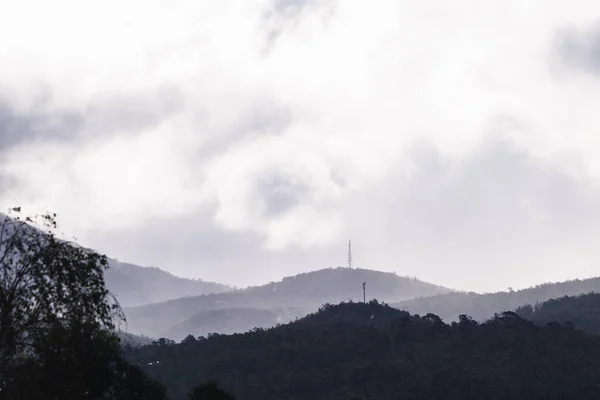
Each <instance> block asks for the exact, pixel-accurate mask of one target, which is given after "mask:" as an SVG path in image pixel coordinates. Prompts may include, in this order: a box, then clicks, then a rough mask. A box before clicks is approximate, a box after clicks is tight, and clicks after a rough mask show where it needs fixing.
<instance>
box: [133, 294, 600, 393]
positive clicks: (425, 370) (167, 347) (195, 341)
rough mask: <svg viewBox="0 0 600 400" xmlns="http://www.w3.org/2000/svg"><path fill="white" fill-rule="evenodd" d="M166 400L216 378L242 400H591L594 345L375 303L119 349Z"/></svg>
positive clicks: (592, 340)
mask: <svg viewBox="0 0 600 400" xmlns="http://www.w3.org/2000/svg"><path fill="white" fill-rule="evenodd" d="M125 357H126V358H127V359H128V360H129V361H130V362H132V363H134V364H136V365H140V366H141V367H142V368H143V369H144V370H145V371H147V372H148V374H149V375H150V376H152V377H153V378H155V379H157V380H159V381H161V382H163V383H164V384H165V385H166V386H167V388H168V390H169V392H170V394H171V396H172V399H173V400H179V399H184V398H185V396H186V388H189V387H190V385H193V384H194V383H195V382H198V381H202V380H207V379H216V380H218V381H220V382H221V383H222V385H223V386H224V387H225V388H226V389H228V390H229V391H231V392H232V393H234V394H235V395H236V396H237V397H238V398H240V399H398V398H402V399H405V398H406V399H461V400H462V399H482V398H487V399H598V398H600V338H598V337H596V336H593V335H588V334H586V333H584V332H582V331H579V330H576V329H573V327H572V326H571V325H570V324H564V325H561V324H554V323H550V324H547V325H544V326H540V325H538V324H535V323H533V322H531V321H528V320H526V319H523V318H521V317H520V316H519V315H518V314H516V313H514V312H504V313H501V314H496V315H495V316H493V317H492V318H491V319H489V320H488V321H486V322H484V323H478V322H476V321H474V320H473V319H471V318H470V317H468V316H465V315H463V316H461V317H460V318H459V321H458V322H453V323H451V324H445V323H444V322H443V321H442V320H441V319H440V318H438V317H437V316H435V315H433V314H428V315H425V316H418V315H410V314H409V313H408V312H405V311H400V310H397V309H394V308H392V307H389V306H387V305H385V304H379V303H377V302H376V301H371V302H370V303H368V304H362V303H342V304H339V305H325V306H323V307H322V308H321V309H320V310H319V311H318V312H317V313H315V314H311V315H308V316H307V317H305V318H302V319H300V320H298V321H296V322H293V323H290V324H286V325H281V326H278V327H276V328H272V329H268V330H263V329H255V330H254V331H252V332H249V333H245V334H234V335H211V336H210V337H208V338H205V337H200V338H195V337H193V336H189V337H188V338H186V339H185V340H183V341H182V342H181V343H179V344H176V343H175V342H173V341H169V340H164V339H162V340H159V341H156V342H154V343H153V344H152V345H150V346H145V347H141V348H127V349H126V352H125Z"/></svg>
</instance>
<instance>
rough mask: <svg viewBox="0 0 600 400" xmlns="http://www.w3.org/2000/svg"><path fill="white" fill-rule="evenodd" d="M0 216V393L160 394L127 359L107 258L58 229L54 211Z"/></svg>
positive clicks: (134, 398)
mask: <svg viewBox="0 0 600 400" xmlns="http://www.w3.org/2000/svg"><path fill="white" fill-rule="evenodd" d="M19 212H20V209H19V208H14V209H13V210H11V214H9V215H5V216H3V220H1V221H0V398H1V399H3V400H4V399H10V400H12V399H28V400H29V399H31V400H37V399H40V400H42V399H61V400H62V399H64V400H70V399H73V400H75V399H77V400H80V399H83V400H86V399H90V400H91V399H116V398H118V399H123V400H142V399H147V400H163V399H166V391H165V388H164V387H163V386H162V385H160V384H159V383H157V382H156V381H154V380H152V379H150V378H148V377H147V376H146V375H145V374H143V372H142V371H141V370H140V369H139V367H136V366H133V365H130V364H129V363H127V362H126V361H125V360H124V359H123V358H122V353H121V344H120V341H119V338H118V336H117V334H116V332H115V326H116V323H118V322H119V321H120V320H122V318H123V315H122V313H121V310H120V307H119V305H118V303H117V302H116V301H115V300H114V299H113V298H112V296H111V295H110V293H109V292H108V290H107V289H106V287H105V284H104V271H105V270H106V268H107V262H106V258H105V257H104V256H101V255H99V254H97V253H95V252H93V251H91V250H88V249H84V248H82V247H80V246H78V245H76V244H74V243H70V242H67V241H63V240H59V239H58V238H56V236H55V234H54V230H55V229H56V221H55V215H48V214H46V215H42V216H40V217H38V218H29V217H27V218H24V219H22V218H21V217H20V216H19Z"/></svg>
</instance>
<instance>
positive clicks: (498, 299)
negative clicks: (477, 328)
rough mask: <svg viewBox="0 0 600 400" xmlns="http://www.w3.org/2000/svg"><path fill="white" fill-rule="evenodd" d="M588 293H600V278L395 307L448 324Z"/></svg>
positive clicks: (437, 297) (458, 294) (442, 297)
mask: <svg viewBox="0 0 600 400" xmlns="http://www.w3.org/2000/svg"><path fill="white" fill-rule="evenodd" d="M589 292H600V278H590V279H575V280H570V281H566V282H558V283H545V284H541V285H537V286H534V287H531V288H527V289H523V290H516V291H506V292H497V293H485V294H479V293H474V292H468V293H467V292H451V293H441V294H439V295H435V296H428V297H425V296H423V297H418V298H413V299H409V300H405V301H402V302H397V303H394V304H392V306H393V307H396V308H399V309H402V310H406V311H409V312H411V313H415V314H420V315H425V314H428V313H433V314H435V315H438V316H439V317H440V318H442V319H443V320H444V321H446V322H450V321H457V320H458V317H459V315H461V314H466V315H469V316H471V317H472V318H474V319H475V320H477V321H484V320H486V319H487V318H490V316H492V315H494V313H498V312H502V311H507V310H514V309H516V308H517V307H520V306H522V305H524V304H531V305H535V304H537V303H541V302H544V301H546V300H550V299H556V298H560V297H563V296H576V295H580V294H584V293H589Z"/></svg>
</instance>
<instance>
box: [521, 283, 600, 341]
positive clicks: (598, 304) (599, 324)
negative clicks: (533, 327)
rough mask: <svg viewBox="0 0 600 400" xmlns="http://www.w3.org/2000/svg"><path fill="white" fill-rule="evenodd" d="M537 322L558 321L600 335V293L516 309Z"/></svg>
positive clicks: (567, 297)
mask: <svg viewBox="0 0 600 400" xmlns="http://www.w3.org/2000/svg"><path fill="white" fill-rule="evenodd" d="M515 312H516V313H517V314H519V315H520V316H521V317H523V318H526V319H529V320H531V321H533V322H535V323H537V324H540V325H545V324H548V323H558V324H563V325H566V326H573V327H574V328H576V329H581V330H582V331H584V332H587V333H591V334H594V335H599V336H600V293H586V294H582V295H579V296H564V297H561V298H558V299H551V300H548V301H545V302H543V303H539V304H536V305H533V306H532V305H530V304H527V305H524V306H521V307H519V308H517V309H516V310H515Z"/></svg>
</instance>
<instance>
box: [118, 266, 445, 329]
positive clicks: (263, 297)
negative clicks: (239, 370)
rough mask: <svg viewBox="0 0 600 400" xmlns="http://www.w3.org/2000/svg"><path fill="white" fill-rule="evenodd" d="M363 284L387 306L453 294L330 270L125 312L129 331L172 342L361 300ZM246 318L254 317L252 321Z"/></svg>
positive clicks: (392, 278)
mask: <svg viewBox="0 0 600 400" xmlns="http://www.w3.org/2000/svg"><path fill="white" fill-rule="evenodd" d="M363 282H366V283H367V287H366V296H367V299H372V298H377V299H380V300H382V301H388V302H393V301H400V300H404V299H409V298H412V297H416V296H428V295H435V294H440V293H449V292H450V291H451V289H448V288H445V287H442V286H438V285H434V284H431V283H427V282H423V281H420V280H418V279H415V278H408V277H401V276H397V275H395V274H393V273H385V272H379V271H373V270H367V269H350V268H335V269H333V268H330V269H323V270H319V271H314V272H308V273H302V274H299V275H295V276H292V277H288V278H284V279H283V280H281V281H279V282H271V283H268V284H266V285H262V286H255V287H249V288H246V289H240V290H234V291H230V292H225V293H216V294H208V295H202V296H192V297H183V298H179V299H174V300H169V301H165V302H162V303H158V304H150V305H144V306H139V307H129V308H126V309H125V314H126V316H127V320H128V329H129V330H130V331H131V332H133V333H141V334H146V335H150V336H162V335H167V334H168V337H170V338H173V339H175V338H177V339H180V338H182V337H184V336H186V335H187V334H188V333H194V332H195V333H199V332H204V333H211V332H217V333H233V332H243V331H246V330H249V329H252V328H254V327H269V326H273V325H275V324H277V323H283V322H289V321H291V320H293V319H295V318H300V317H303V316H305V315H306V314H308V313H310V312H314V311H316V310H317V309H318V307H320V306H321V305H323V304H325V303H338V302H340V301H348V300H353V301H362V300H363V291H362V283H363ZM250 315H255V316H257V317H258V319H257V320H253V319H252V318H250V317H249V316H250ZM211 329H212V330H211ZM206 330H208V332H206Z"/></svg>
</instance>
